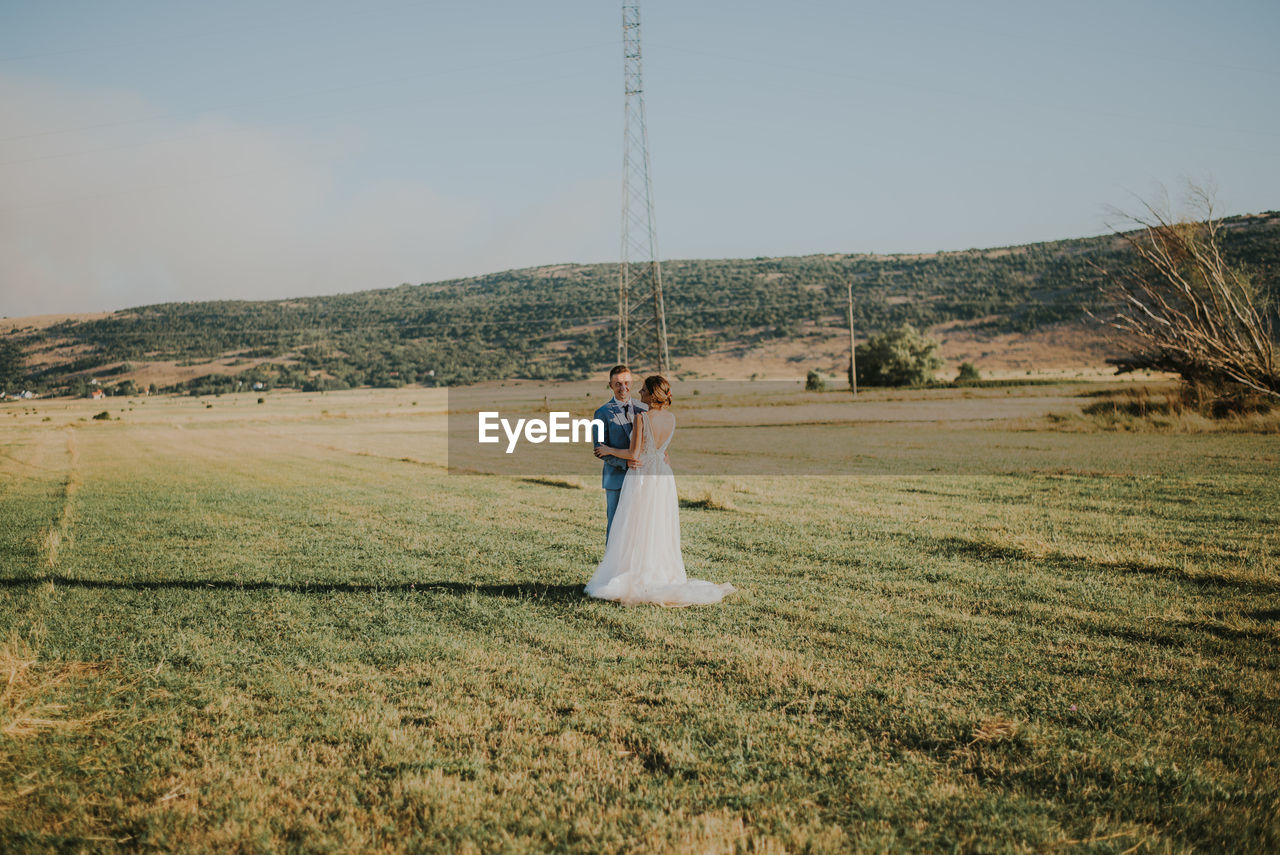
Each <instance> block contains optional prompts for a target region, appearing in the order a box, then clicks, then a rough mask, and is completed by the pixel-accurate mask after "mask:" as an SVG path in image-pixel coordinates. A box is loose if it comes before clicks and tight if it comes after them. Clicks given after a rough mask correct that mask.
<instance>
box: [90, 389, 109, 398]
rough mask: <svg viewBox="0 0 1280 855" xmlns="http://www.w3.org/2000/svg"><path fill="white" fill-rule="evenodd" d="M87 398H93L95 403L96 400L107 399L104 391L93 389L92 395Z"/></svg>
mask: <svg viewBox="0 0 1280 855" xmlns="http://www.w3.org/2000/svg"><path fill="white" fill-rule="evenodd" d="M89 397H90V398H93V400H95V401H96V400H98V399H99V398H105V397H107V393H106V392H104V391H102V390H101V389H94V390H93V393H92V394H90V395H89Z"/></svg>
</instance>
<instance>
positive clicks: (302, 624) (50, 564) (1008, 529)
mask: <svg viewBox="0 0 1280 855" xmlns="http://www.w3.org/2000/svg"><path fill="white" fill-rule="evenodd" d="M364 394H366V395H369V397H368V398H367V401H366V403H367V402H368V401H372V402H373V403H372V404H369V406H368V407H367V408H366V410H363V411H360V412H358V413H356V414H355V415H352V416H351V417H349V418H342V419H338V418H333V417H331V414H327V413H320V412H317V411H316V410H317V408H318V407H319V406H320V404H319V403H311V404H304V403H303V400H302V399H300V398H299V399H297V400H296V401H294V402H292V403H290V404H289V405H288V406H287V407H286V406H280V407H278V408H277V411H273V412H272V413H266V414H264V411H263V410H262V409H261V408H256V409H255V408H250V407H244V408H243V410H244V411H245V414H246V415H245V417H243V418H241V417H231V416H228V415H226V414H225V412H224V411H225V410H226V407H225V406H224V402H219V403H218V409H216V410H214V411H210V413H209V414H208V416H207V417H206V416H205V415H204V414H202V413H200V412H198V411H196V410H194V407H196V406H197V405H196V404H195V403H194V402H174V403H172V404H163V402H155V404H154V406H151V405H149V406H151V411H150V412H147V413H146V418H145V419H144V418H142V412H141V411H142V410H143V409H144V408H143V407H141V406H139V408H138V411H139V412H138V413H137V416H136V417H134V416H133V415H132V414H131V413H128V412H126V413H124V414H123V416H122V417H121V419H120V420H117V421H112V422H107V423H91V422H81V421H78V420H77V419H75V418H72V417H68V419H67V420H65V423H64V421H61V420H55V421H52V422H50V423H47V424H46V423H40V422H36V421H34V420H26V421H20V422H18V423H17V424H13V425H5V426H4V428H3V433H0V454H3V455H5V459H6V460H8V461H10V462H9V463H8V464H7V465H6V466H5V467H4V479H5V480H4V481H3V482H2V483H3V488H4V493H3V497H2V498H0V538H3V540H2V541H0V546H3V552H0V638H3V639H8V643H7V644H6V646H5V647H4V656H5V662H4V663H0V664H4V665H5V666H6V669H7V672H8V673H11V674H13V675H14V676H13V678H12V679H11V680H10V682H9V684H8V688H7V689H6V690H5V695H4V700H3V703H2V704H0V716H3V719H2V720H0V730H2V731H3V733H0V839H4V840H6V841H11V842H12V845H13V846H14V847H15V848H16V849H18V850H19V851H56V850H59V849H78V848H82V847H83V848H88V849H100V850H104V851H105V850H110V849H112V848H115V847H120V848H147V847H156V846H158V847H162V848H168V849H177V850H184V851H202V850H203V851H227V850H228V849H233V848H236V847H239V848H241V849H250V850H273V849H288V850H308V851H309V850H323V849H328V848H343V849H352V850H354V849H378V848H384V849H388V850H415V849H417V850H426V849H439V848H445V849H457V850H471V851H483V852H488V851H504V850H509V851H522V850H548V849H558V850H569V851H582V852H598V851H661V850H663V849H671V850H681V851H683V850H688V849H704V850H724V849H731V848H732V847H733V846H734V845H739V846H746V845H747V844H752V845H754V846H756V847H758V848H761V849H764V850H768V849H770V848H773V849H776V850H803V849H805V847H809V848H810V850H811V851H841V850H845V849H848V848H868V849H901V850H920V849H941V848H952V847H960V848H962V849H974V850H1046V849H1052V850H1065V851H1070V850H1080V851H1115V852H1124V851H1128V850H1132V851H1144V848H1145V850H1146V851H1164V850H1166V849H1168V850H1172V851H1186V850H1191V849H1208V850H1223V849H1229V850H1233V851H1268V850H1273V849H1275V848H1276V846H1277V845H1280V814H1278V811H1280V807H1278V806H1280V768H1278V767H1280V727H1278V725H1280V722H1278V721H1277V716H1276V712H1275V711H1276V709H1278V708H1280V687H1278V686H1280V684H1278V683H1277V679H1276V678H1277V670H1278V666H1280V623H1278V621H1280V564H1278V562H1277V559H1278V557H1280V537H1278V536H1277V533H1276V531H1277V526H1278V524H1280V493H1278V489H1280V488H1278V487H1277V478H1276V475H1277V474H1278V473H1277V465H1276V463H1275V457H1274V455H1275V451H1274V438H1271V437H1264V436H1249V435H1223V436H1206V437H1199V438H1197V439H1196V443H1195V444H1194V445H1189V444H1188V443H1187V442H1186V438H1185V437H1181V438H1180V437H1173V436H1161V435H1152V436H1149V437H1143V438H1142V441H1141V442H1132V441H1131V440H1132V439H1136V438H1125V439H1124V440H1118V439H1117V438H1116V437H1114V436H1110V435H1107V434H1086V435H1077V436H1073V437H1072V438H1071V440H1070V441H1071V442H1072V443H1075V445H1073V446H1071V448H1073V449H1077V451H1076V452H1075V453H1076V457H1077V458H1078V461H1079V465H1078V466H1077V467H1070V468H1061V467H1060V468H1056V469H1049V470H1046V469H1037V468H1036V467H1035V466H1024V467H1019V466H1018V460H1019V458H1018V454H1019V450H1020V449H1025V450H1026V452H1027V454H1028V455H1030V454H1032V453H1033V452H1034V450H1035V449H1034V446H1035V445H1036V442H1035V441H1034V440H1035V438H1036V437H1038V436H1041V435H1039V434H1035V433H1031V432H1027V431H1012V430H1010V431H1005V430H1003V429H1001V428H999V427H993V428H991V432H992V447H998V448H999V449H1000V452H999V453H1000V455H1001V463H1000V466H999V467H991V468H992V472H991V473H990V474H976V475H956V474H952V475H943V474H927V473H922V472H919V471H917V470H918V467H917V468H915V469H912V468H907V469H906V470H905V471H906V474H901V475H887V474H877V475H861V476H839V477H837V476H832V477H803V478H799V477H791V478H787V477H780V476H779V477H756V478H751V477H737V478H714V477H706V478H687V479H684V480H682V481H681V492H682V494H685V495H689V496H700V495H708V496H711V497H713V498H714V499H715V501H713V502H711V503H710V506H711V507H720V508H725V509H721V510H712V509H704V508H700V507H693V506H690V507H686V508H685V509H684V510H682V512H681V519H682V531H683V538H684V553H685V559H686V562H687V564H688V565H689V567H690V570H691V572H693V573H694V574H695V575H698V576H700V577H703V578H708V579H713V580H716V581H730V582H732V583H733V584H734V585H736V586H738V587H739V588H740V592H739V593H738V594H735V595H734V596H733V597H731V598H730V599H728V600H726V601H725V602H724V603H723V604H721V605H719V606H716V607H710V608H701V609H689V610H663V609H657V608H623V607H619V606H615V605H613V604H609V603H599V602H594V601H590V600H586V599H584V598H582V597H581V595H580V588H581V585H582V583H583V582H584V581H585V579H586V578H587V577H588V576H589V575H590V572H591V570H592V569H593V567H594V564H595V561H597V560H598V558H599V554H600V551H601V547H602V542H601V541H602V529H603V520H602V516H603V508H602V496H601V494H600V492H599V491H598V490H595V489H589V488H588V489H574V488H572V487H570V488H566V487H564V486H557V485H555V484H552V483H538V482H536V481H529V480H524V479H521V478H518V477H512V476H503V475H459V474H447V473H446V472H445V471H444V470H443V469H442V468H441V467H440V466H439V465H438V462H437V461H438V460H439V458H440V455H439V453H438V451H432V449H431V448H430V445H431V438H430V435H431V430H430V429H429V428H428V427H427V426H426V425H427V422H426V420H425V419H420V418H418V417H417V416H414V417H412V418H410V417H408V416H406V417H405V418H404V420H403V422H399V423H397V424H400V429H398V430H399V432H397V430H393V429H392V428H391V427H389V424H390V423H389V421H388V419H387V418H386V417H384V416H383V415H380V414H379V415H377V416H376V417H375V411H376V410H377V408H378V402H379V401H382V400H383V399H382V398H378V397H377V396H376V395H371V394H370V393H364ZM387 394H388V395H392V394H393V393H387ZM335 400H337V401H341V400H342V399H341V398H338V397H337V396H329V397H328V398H327V399H326V400H325V401H324V402H323V405H324V406H325V407H327V408H330V409H335V403H334V401H335ZM362 400H365V399H362ZM387 400H392V398H388V399H387ZM394 400H395V401H397V402H399V399H398V398H395V399H394ZM273 403H274V400H273ZM400 404H403V402H399V403H397V407H399V406H400ZM184 407H186V408H187V409H184ZM308 407H310V409H308ZM189 410H190V411H189ZM335 412H336V409H335ZM397 412H400V410H397ZM361 413H364V415H361ZM72 415H74V413H73V414H72ZM214 415H216V416H217V418H214ZM250 415H251V416H252V417H251V418H250V417H249V416H250ZM918 430H919V431H921V432H920V433H919V434H917V435H916V437H915V438H916V439H918V440H919V441H921V442H928V441H933V442H936V443H946V442H947V440H948V430H949V428H947V427H946V426H943V425H934V426H931V425H922V426H920V427H919V429H918ZM930 431H932V433H930ZM866 436H867V437H869V440H868V441H872V442H874V441H875V438H876V436H877V434H875V433H868V434H867V435H866ZM883 436H884V442H883V443H882V445H881V446H880V447H879V451H880V452H882V453H883V454H886V455H888V454H892V453H893V448H894V447H896V446H895V443H897V442H898V441H899V440H900V439H901V431H900V429H897V428H895V429H894V430H893V431H892V432H887V433H885V434H884V435H883ZM1043 438H1045V439H1046V440H1048V439H1049V438H1050V437H1049V435H1047V434H1046V435H1044V436H1043ZM890 439H893V440H894V441H893V442H890V441H889V440H890ZM1052 440H1053V441H1054V442H1057V441H1059V440H1061V437H1060V436H1057V435H1055V436H1053V437H1052ZM1117 449H1122V451H1117ZM864 450H865V449H864ZM872 450H873V451H874V450H876V449H875V448H872ZM1161 464H1164V468H1163V469H1162V466H1161ZM885 468H886V470H891V468H892V467H891V466H886V467H885ZM585 483H590V482H585ZM54 531H57V532H59V534H58V536H57V538H56V540H57V542H58V544H59V546H58V548H57V549H56V550H53V551H51V550H50V547H49V544H50V543H51V542H52V541H51V540H50V533H51V532H54ZM1134 847H1137V848H1134Z"/></svg>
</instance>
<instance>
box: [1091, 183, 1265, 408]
mask: <svg viewBox="0 0 1280 855" xmlns="http://www.w3.org/2000/svg"><path fill="white" fill-rule="evenodd" d="M1189 195H1190V198H1191V202H1192V205H1193V210H1195V211H1196V212H1197V213H1198V214H1199V216H1198V217H1194V218H1176V217H1174V216H1173V215H1171V214H1169V213H1166V212H1165V211H1161V210H1158V209H1156V208H1155V207H1153V206H1152V205H1150V204H1148V203H1146V202H1143V203H1142V204H1143V207H1144V208H1145V209H1146V212H1147V214H1146V216H1132V215H1126V218H1127V219H1128V220H1129V221H1130V223H1131V224H1133V225H1136V226H1138V227H1139V228H1138V229H1137V230H1136V231H1129V232H1119V231H1117V232H1116V234H1117V235H1118V236H1119V237H1120V238H1122V239H1123V240H1124V241H1125V242H1126V243H1128V245H1129V246H1130V247H1131V248H1132V249H1133V251H1134V253H1136V256H1137V257H1136V259H1135V263H1134V264H1133V265H1131V266H1130V267H1129V268H1128V269H1124V270H1114V271H1113V270H1107V269H1103V268H1099V270H1100V271H1101V272H1102V273H1103V274H1104V275H1105V277H1106V282H1107V285H1105V286H1104V290H1105V291H1106V292H1107V296H1108V297H1109V298H1110V301H1109V302H1110V305H1111V306H1112V307H1113V308H1114V313H1113V314H1111V315H1109V316H1107V317H1103V318H1099V317H1098V316H1097V315H1094V313H1093V312H1088V314H1089V315H1090V317H1093V318H1094V319H1095V320H1098V321H1100V322H1101V323H1103V324H1106V325H1107V326H1109V327H1112V328H1114V329H1116V330H1119V331H1120V333H1121V335H1119V336H1116V343H1117V344H1118V345H1120V346H1121V347H1122V348H1123V349H1125V350H1127V351H1128V352H1129V354H1128V355H1127V356H1125V357H1123V358H1119V359H1109V360H1107V361H1108V362H1110V363H1111V364H1113V365H1115V366H1117V368H1118V373H1124V372H1126V371H1134V370H1137V369H1143V368H1146V369H1152V370H1156V371H1169V372H1175V373H1177V374H1179V375H1181V377H1182V378H1183V380H1185V381H1187V382H1188V383H1193V384H1202V385H1208V386H1211V387H1214V388H1215V389H1217V390H1218V392H1219V393H1228V394H1229V393H1231V392H1238V391H1242V390H1246V389H1247V390H1250V391H1252V392H1256V393H1258V394H1261V395H1264V396H1266V397H1270V398H1280V366H1277V364H1276V356H1275V351H1276V340H1275V336H1274V333H1273V324H1272V317H1271V314H1270V313H1269V311H1268V306H1267V301H1266V297H1265V295H1264V294H1262V293H1261V292H1260V291H1259V289H1258V288H1257V287H1255V285H1254V283H1253V281H1252V280H1251V279H1250V277H1249V275H1248V273H1247V272H1246V271H1244V270H1243V269H1241V268H1240V267H1238V266H1235V265H1231V264H1228V263H1227V262H1226V260H1224V258H1223V256H1222V230H1223V225H1222V221H1221V220H1219V219H1215V217H1214V212H1213V199H1212V195H1211V193H1210V192H1208V191H1206V190H1205V189H1203V188H1201V187H1198V186H1195V185H1192V186H1191V187H1190V188H1189Z"/></svg>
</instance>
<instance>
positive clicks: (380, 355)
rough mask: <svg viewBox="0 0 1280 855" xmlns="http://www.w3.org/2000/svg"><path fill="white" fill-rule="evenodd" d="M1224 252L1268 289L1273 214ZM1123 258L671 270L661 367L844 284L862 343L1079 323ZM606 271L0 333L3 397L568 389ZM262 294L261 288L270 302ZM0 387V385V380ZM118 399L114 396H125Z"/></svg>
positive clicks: (1279, 218) (822, 316) (810, 311)
mask: <svg viewBox="0 0 1280 855" xmlns="http://www.w3.org/2000/svg"><path fill="white" fill-rule="evenodd" d="M1226 225H1227V228H1226V235H1225V248H1226V251H1227V252H1228V253H1229V254H1230V256H1231V258H1232V259H1233V260H1234V261H1236V262H1238V263H1242V264H1245V265H1247V266H1248V267H1249V268H1250V269H1251V270H1252V271H1253V272H1254V273H1255V278H1256V280H1257V281H1258V282H1259V283H1260V284H1261V285H1262V286H1263V288H1264V289H1266V290H1267V291H1269V292H1271V293H1275V292H1276V291H1277V284H1276V283H1277V281H1280V214H1278V213H1275V212H1270V213H1267V214H1262V215H1257V216H1247V217H1235V218H1231V219H1229V220H1227V221H1226ZM1127 254H1128V250H1127V248H1126V247H1125V246H1124V243H1123V241H1121V240H1119V239H1118V238H1116V237H1114V236H1103V237H1095V238H1083V239H1078V240H1067V241H1056V242H1048V243H1038V244H1031V245H1027V246H1019V247H1007V248H1000V249H988V250H968V251H964V252H946V253H942V252H940V253H933V254H927V255H895V256H877V255H819V256H803V257H792V258H754V259H737V260H692V261H672V262H668V263H666V264H665V265H664V278H665V281H666V292H667V311H668V319H667V322H668V329H669V335H670V344H671V352H672V356H673V358H674V359H675V360H677V361H679V359H680V358H681V357H694V356H699V355H703V354H706V353H708V352H711V351H713V350H716V349H718V348H724V347H726V346H738V347H751V346H756V345H760V344H764V343H768V342H770V341H777V340H783V339H796V338H800V337H803V336H806V335H814V334H819V335H820V334H822V332H823V330H824V329H826V330H827V331H829V330H830V328H831V327H834V326H842V325H843V324H844V306H845V291H846V283H847V282H850V281H851V282H852V283H853V288H854V321H855V324H856V325H857V328H858V329H859V330H862V331H869V332H875V331H877V330H882V329H884V328H886V327H888V326H891V325H896V324H901V323H911V324H913V325H915V326H917V327H921V328H927V327H929V326H931V325H935V324H940V323H945V322H950V321H969V322H976V323H977V325H978V327H980V328H983V329H987V330H989V331H991V332H993V333H998V332H1018V331H1021V332H1026V331H1031V330H1035V329H1037V328H1040V327H1044V326H1047V325H1052V324H1059V323H1062V322H1079V321H1082V319H1083V317H1084V311H1083V310H1084V308H1085V307H1096V305H1097V301H1098V299H1099V298H1098V296H1097V295H1098V285H1099V284H1100V281H1101V276H1100V274H1099V273H1098V271H1097V270H1096V269H1095V268H1094V267H1093V266H1092V264H1095V263H1096V264H1099V265H1102V266H1105V267H1115V266H1117V265H1122V264H1124V263H1125V262H1126V258H1127ZM616 276H617V268H616V265H612V264H594V265H560V266H555V267H542V268H529V269H524V270H511V271H506V272H503V273H494V274H490V275H486V276H479V277H473V278H468V279H453V280H449V281H445V282H438V283H432V284H426V285H402V286H400V287H397V288H389V289H383V290H376V291H363V292H359V293H354V294H340V295H336V296H327V297H302V298H293V299H288V300H264V301H214V302H201V303H164V304H159V305H153V306H142V307H138V308H134V309H127V310H122V311H118V312H115V313H113V314H110V315H108V316H106V317H101V318H97V319H91V320H85V321H68V322H65V323H60V324H55V325H53V326H48V327H45V328H43V329H40V328H36V327H33V326H29V327H21V326H19V327H16V328H14V329H11V330H10V331H9V332H8V333H7V335H6V336H4V339H0V340H7V341H9V342H15V343H17V344H18V345H19V347H20V348H21V352H22V354H23V361H22V363H21V365H20V366H18V367H17V368H16V369H15V370H13V371H11V379H10V385H16V383H19V382H20V383H21V384H23V385H25V386H27V387H29V388H34V389H37V390H40V391H45V392H55V391H62V392H69V393H73V394H75V393H78V392H82V391H83V390H84V388H85V383H86V382H87V381H88V380H89V379H90V378H99V379H103V381H104V385H108V386H111V385H112V383H111V381H109V380H106V379H104V378H111V377H116V378H117V379H119V378H121V377H122V376H125V375H128V373H129V372H130V371H131V370H132V369H134V368H135V367H136V366H137V364H139V363H147V362H155V361H163V360H170V361H178V362H179V363H180V364H181V363H187V364H198V363H204V362H208V361H210V360H212V359H215V358H226V357H228V356H234V357H235V358H236V359H238V360H241V362H240V363H239V364H240V365H243V367H242V368H239V369H237V370H236V371H233V372H232V373H229V374H228V373H225V372H223V373H220V374H207V375H204V376H197V377H195V378H193V379H191V380H189V381H187V382H186V383H185V384H184V387H183V388H184V389H185V390H189V391H192V392H220V391H229V390H231V389H234V388H236V387H237V384H240V385H242V386H249V385H252V384H253V383H255V382H260V383H263V384H264V385H266V386H268V387H270V386H292V387H295V388H304V389H312V390H315V389H341V388H348V387H355V386H366V385H367V386H399V385H405V384H409V383H422V384H425V385H457V384H465V383H471V382H476V381H481V380H488V379H497V378H530V379H577V378H581V377H583V376H585V375H586V374H587V373H588V372H590V371H592V370H598V369H599V368H600V367H601V366H604V365H606V364H608V363H610V362H612V361H613V358H614V355H615V347H616V345H615V338H614V336H615V332H614V327H613V319H614V313H615V311H616V309H615V306H616V303H615V296H614V295H615V290H614V289H615V287H616ZM266 288H269V286H268V285H264V289H266ZM0 379H3V378H0ZM124 385H127V386H128V388H121V389H120V390H119V391H132V382H131V381H129V382H128V383H127V384H122V386H124Z"/></svg>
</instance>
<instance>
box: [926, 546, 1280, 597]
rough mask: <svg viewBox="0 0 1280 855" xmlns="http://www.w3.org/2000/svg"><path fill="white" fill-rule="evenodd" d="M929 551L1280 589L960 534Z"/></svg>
mask: <svg viewBox="0 0 1280 855" xmlns="http://www.w3.org/2000/svg"><path fill="white" fill-rule="evenodd" d="M936 544H937V545H936V546H934V547H933V549H932V551H933V552H934V554H938V555H951V556H955V555H960V556H964V557H967V558H976V559H978V560H980V561H1028V562H1031V563H1035V564H1042V565H1047V566H1049V567H1054V568H1058V569H1061V570H1066V571H1076V572H1080V571H1084V572H1086V573H1137V574H1141V575H1145V576H1154V577H1158V578H1161V579H1168V580H1171V581H1176V582H1179V583H1182V584H1189V585H1194V586H1196V587H1200V588H1208V589H1221V588H1232V589H1234V590H1237V591H1242V592H1246V593H1254V594H1276V593H1280V584H1277V583H1275V582H1272V581H1269V580H1263V579H1249V578H1240V577H1238V576H1228V575H1225V574H1222V573H1188V572H1187V571H1185V570H1183V569H1182V568H1180V567H1172V566H1169V565H1162V564H1148V563H1146V562H1142V561H1116V562H1102V561H1089V560H1087V559H1084V558H1079V557H1076V556H1071V555H1063V554H1061V553H1050V554H1048V555H1037V554H1035V553H1033V552H1031V551H1029V550H1025V549H1022V548H1020V547H1017V546H1010V545H1006V544H998V543H990V542H986V541H980V540H968V539H966V538H962V537H943V538H938V539H937V540H936Z"/></svg>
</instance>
